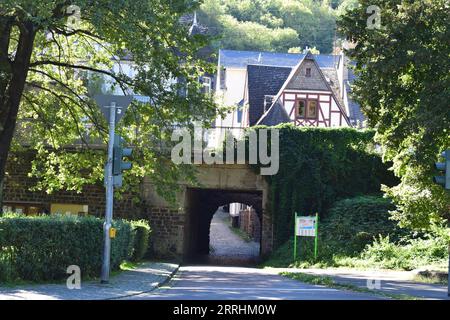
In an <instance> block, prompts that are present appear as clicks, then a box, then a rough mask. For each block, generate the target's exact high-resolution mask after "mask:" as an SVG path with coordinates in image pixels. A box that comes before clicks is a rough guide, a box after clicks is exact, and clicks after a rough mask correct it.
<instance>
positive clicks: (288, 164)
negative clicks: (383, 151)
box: [256, 124, 396, 247]
mask: <svg viewBox="0 0 450 320" xmlns="http://www.w3.org/2000/svg"><path fill="white" fill-rule="evenodd" d="M275 128H278V129H280V131H279V134H280V141H282V142H283V143H281V144H280V160H279V163H280V169H279V171H278V173H277V174H276V175H274V176H269V183H270V190H271V191H270V194H269V197H270V201H271V204H272V206H271V214H272V217H273V223H274V243H275V247H278V246H280V245H281V244H283V243H284V242H286V241H287V240H288V239H289V238H291V237H292V230H293V228H294V218H293V217H294V213H295V212H297V213H299V214H300V215H311V214H315V213H316V212H319V214H320V216H321V218H326V215H327V213H328V209H329V208H330V207H331V205H332V204H333V203H334V202H335V201H336V200H338V199H343V198H348V197H353V196H356V195H364V194H370V193H377V192H379V191H380V185H381V184H382V183H383V184H387V185H393V184H395V182H396V180H395V179H394V177H393V175H392V174H391V173H390V172H388V171H387V165H384V164H383V163H382V161H381V158H380V156H379V155H378V154H377V153H376V152H375V149H374V146H373V142H372V141H373V132H372V131H358V130H355V129H351V128H339V129H326V128H324V129H320V128H304V127H296V126H294V125H292V124H283V125H280V126H277V127H275ZM256 130H258V129H256Z"/></svg>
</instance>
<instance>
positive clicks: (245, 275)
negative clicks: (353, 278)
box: [127, 266, 382, 300]
mask: <svg viewBox="0 0 450 320" xmlns="http://www.w3.org/2000/svg"><path fill="white" fill-rule="evenodd" d="M127 299H138V300H143V299H165V300H178V299H182V300H226V299H234V300H243V299H244V300H260V299H264V300H280V299H284V300H379V299H382V298H380V297H379V296H374V295H371V294H366V293H359V292H352V291H347V290H336V289H332V288H327V287H324V286H316V285H310V284H304V283H301V282H298V281H295V280H292V279H288V278H285V277H282V276H279V275H277V274H274V273H273V272H270V271H268V270H263V269H257V268H242V267H223V266H183V267H181V268H180V269H179V271H178V272H177V274H176V275H175V276H174V277H173V278H172V280H171V281H170V282H169V283H168V284H167V285H165V286H163V287H161V288H158V289H156V290H154V291H152V292H150V293H144V294H139V295H136V296H132V297H128V298H127Z"/></svg>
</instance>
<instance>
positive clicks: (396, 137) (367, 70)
mask: <svg viewBox="0 0 450 320" xmlns="http://www.w3.org/2000/svg"><path fill="white" fill-rule="evenodd" d="M369 5H377V6H379V7H380V9H381V25H382V27H381V28H379V29H369V28H366V26H367V19H368V14H367V13H366V8H367V7H368V6H369ZM448 14H449V8H448V1H447V0H423V1H401V0H395V1H392V0H375V1H373V0H360V1H359V6H356V7H354V9H352V10H348V11H347V13H346V14H344V15H343V16H342V17H341V19H340V21H339V26H340V29H341V31H342V33H343V34H344V35H345V36H346V37H347V38H348V39H349V40H350V41H352V42H354V43H357V45H356V47H355V48H354V49H352V50H349V51H348V54H349V56H350V58H351V59H352V60H353V61H355V63H356V68H355V70H356V73H357V75H358V79H357V80H356V81H355V83H354V90H353V92H354V97H355V98H356V100H358V101H359V103H360V104H361V106H362V109H363V112H364V113H365V115H366V117H367V120H368V123H369V125H370V126H372V127H373V128H375V129H376V136H375V139H376V141H377V142H378V143H380V144H381V146H382V151H383V159H384V160H386V161H392V162H393V170H394V172H395V174H396V175H397V176H398V177H400V178H401V183H400V184H398V185H396V186H395V187H389V186H387V187H385V188H384V191H385V192H386V194H387V195H388V196H389V197H391V198H392V199H393V200H394V202H395V204H396V206H397V210H396V211H395V212H394V215H393V217H394V218H395V219H396V220H398V221H399V222H400V223H401V225H403V226H408V227H413V228H429V227H430V226H431V225H433V224H434V223H439V222H440V221H441V219H443V218H444V219H447V220H448V218H449V203H450V193H449V192H446V191H445V190H443V189H442V188H441V187H440V186H438V185H435V184H434V183H433V182H432V176H433V174H434V173H435V172H433V171H434V162H436V161H437V158H438V154H439V153H440V152H441V151H443V150H445V149H448V148H450V131H449V128H450V112H449V104H448V102H449V101H450V73H449V72H448V71H449V70H450V59H449V52H450V43H449V41H448V38H449V26H450V22H449V19H448Z"/></svg>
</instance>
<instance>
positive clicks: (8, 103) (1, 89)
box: [0, 19, 36, 213]
mask: <svg viewBox="0 0 450 320" xmlns="http://www.w3.org/2000/svg"><path fill="white" fill-rule="evenodd" d="M11 27H12V22H11V21H6V20H5V19H2V20H0V34H1V36H0V72H1V73H2V74H3V75H4V76H3V79H2V80H1V83H0V186H2V190H0V213H1V212H2V210H3V187H4V179H5V169H6V160H7V158H8V153H9V149H10V147H11V141H12V138H13V135H14V129H15V127H16V122H17V114H18V112H19V105H20V99H21V97H22V93H23V90H24V88H25V81H26V78H27V75H28V69H29V66H30V59H31V54H32V52H33V45H34V39H35V35H36V30H35V28H34V26H33V24H32V23H24V24H20V25H19V29H20V36H19V42H18V45H17V50H16V54H15V56H14V60H12V61H11V60H10V58H9V57H8V46H9V38H10V34H11ZM5 49H6V50H5Z"/></svg>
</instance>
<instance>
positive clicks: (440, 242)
mask: <svg viewBox="0 0 450 320" xmlns="http://www.w3.org/2000/svg"><path fill="white" fill-rule="evenodd" d="M448 245H449V241H448V239H447V238H446V237H443V236H442V235H439V234H436V233H429V234H427V235H426V236H425V237H423V238H412V239H408V238H404V239H402V241H400V242H399V243H395V242H392V241H391V239H390V238H389V236H386V237H383V236H380V237H378V238H377V239H376V240H375V241H374V242H373V243H372V244H370V245H368V246H367V248H366V249H365V250H364V252H363V253H362V255H361V258H362V259H363V260H366V261H367V262H368V263H370V264H371V265H374V266H377V267H380V268H387V269H403V270H413V269H416V268H419V267H423V266H428V265H442V266H445V265H446V263H447V257H448Z"/></svg>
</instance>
